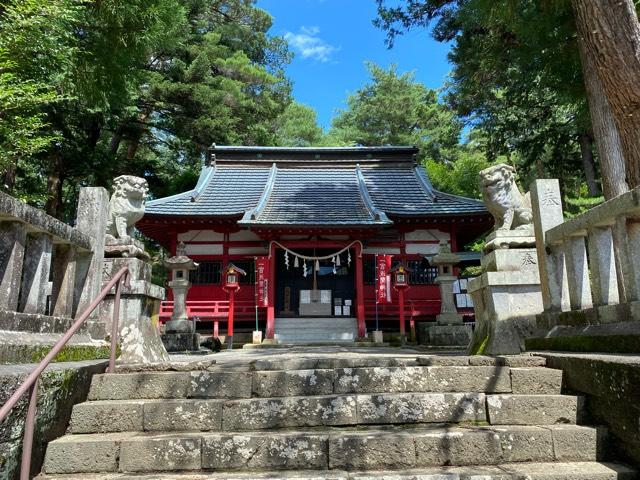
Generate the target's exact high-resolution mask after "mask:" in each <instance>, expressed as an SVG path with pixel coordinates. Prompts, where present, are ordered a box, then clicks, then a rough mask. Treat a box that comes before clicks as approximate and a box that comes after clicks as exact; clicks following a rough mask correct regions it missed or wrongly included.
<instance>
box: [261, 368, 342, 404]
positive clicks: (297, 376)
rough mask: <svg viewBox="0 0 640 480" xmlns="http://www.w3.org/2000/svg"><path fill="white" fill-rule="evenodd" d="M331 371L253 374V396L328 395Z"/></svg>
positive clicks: (331, 387)
mask: <svg viewBox="0 0 640 480" xmlns="http://www.w3.org/2000/svg"><path fill="white" fill-rule="evenodd" d="M332 393H333V370H328V369H325V370H293V371H288V372H284V371H271V372H268V371H265V372H255V373H254V374H253V394H254V395H255V396H257V397H286V396H296V395H330V394H332Z"/></svg>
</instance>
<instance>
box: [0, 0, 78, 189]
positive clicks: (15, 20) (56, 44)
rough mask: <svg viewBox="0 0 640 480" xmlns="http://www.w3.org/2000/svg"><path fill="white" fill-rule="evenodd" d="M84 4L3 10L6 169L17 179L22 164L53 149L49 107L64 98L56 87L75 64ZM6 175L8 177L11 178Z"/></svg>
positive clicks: (0, 87) (0, 95) (0, 103)
mask: <svg viewBox="0 0 640 480" xmlns="http://www.w3.org/2000/svg"><path fill="white" fill-rule="evenodd" d="M79 12H80V3H79V2H77V1H75V0H53V1H51V0H28V1H20V2H8V3H6V4H3V5H2V9H1V10H0V112H1V114H0V169H2V171H5V172H8V173H9V175H8V176H9V177H11V176H12V174H13V172H14V171H15V169H16V166H17V163H18V162H19V161H20V160H21V159H25V158H29V157H32V156H34V155H35V154H37V153H39V152H41V151H43V150H45V149H46V148H48V147H49V146H50V145H51V144H52V143H53V142H54V141H56V140H58V139H59V138H60V137H59V134H58V133H57V132H52V131H50V130H49V129H48V128H47V127H48V123H47V120H46V114H45V111H44V110H45V108H47V107H48V106H49V105H52V104H55V103H56V102H59V101H61V100H62V99H64V93H62V92H60V91H59V90H58V89H56V85H57V82H58V81H59V80H60V71H61V70H63V69H64V68H65V67H66V66H68V64H69V63H70V62H71V59H72V58H73V56H74V54H75V53H76V49H75V43H76V42H75V40H74V38H73V35H72V30H71V27H72V25H73V24H74V23H75V22H77V20H78V17H79ZM5 177H6V175H5Z"/></svg>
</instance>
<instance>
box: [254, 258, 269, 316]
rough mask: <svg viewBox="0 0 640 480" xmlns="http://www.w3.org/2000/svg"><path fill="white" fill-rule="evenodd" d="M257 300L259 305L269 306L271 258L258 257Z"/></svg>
mask: <svg viewBox="0 0 640 480" xmlns="http://www.w3.org/2000/svg"><path fill="white" fill-rule="evenodd" d="M256 288H257V297H258V298H256V302H257V305H258V306H259V307H268V306H269V258H267V257H257V258H256Z"/></svg>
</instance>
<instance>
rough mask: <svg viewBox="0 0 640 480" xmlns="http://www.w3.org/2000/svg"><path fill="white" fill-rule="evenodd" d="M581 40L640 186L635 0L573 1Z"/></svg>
mask: <svg viewBox="0 0 640 480" xmlns="http://www.w3.org/2000/svg"><path fill="white" fill-rule="evenodd" d="M572 5H573V10H574V13H575V18H576V26H577V29H578V35H579V37H580V38H579V41H580V42H583V43H584V45H585V47H586V53H587V55H588V56H591V58H592V59H593V62H594V65H595V71H596V72H597V75H598V77H599V78H600V82H601V84H602V89H603V91H604V93H605V96H606V99H607V100H608V102H609V105H610V106H611V111H612V113H613V118H614V120H615V124H616V125H617V127H618V133H619V134H620V141H621V144H622V151H623V153H624V160H625V165H626V174H627V182H628V183H629V185H630V186H631V187H636V186H638V185H640V89H639V88H638V79H639V78H640V24H639V23H638V16H637V14H636V9H635V6H634V4H633V1H632V0H572Z"/></svg>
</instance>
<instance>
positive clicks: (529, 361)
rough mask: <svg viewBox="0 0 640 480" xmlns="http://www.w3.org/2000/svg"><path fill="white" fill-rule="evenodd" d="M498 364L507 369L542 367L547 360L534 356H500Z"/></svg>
mask: <svg viewBox="0 0 640 480" xmlns="http://www.w3.org/2000/svg"><path fill="white" fill-rule="evenodd" d="M498 358H499V359H500V364H501V365H505V366H507V367H529V368H532V367H544V366H545V365H546V364H547V360H546V359H545V358H543V357H537V356H535V355H524V354H523V355H501V356H499V357H498Z"/></svg>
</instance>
